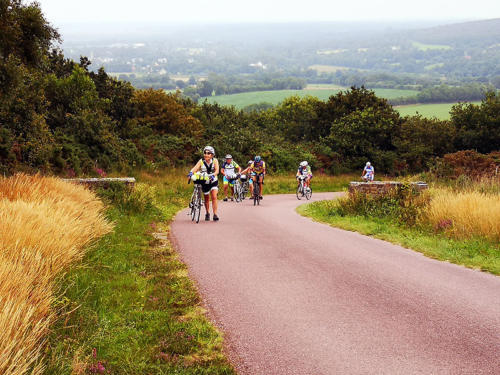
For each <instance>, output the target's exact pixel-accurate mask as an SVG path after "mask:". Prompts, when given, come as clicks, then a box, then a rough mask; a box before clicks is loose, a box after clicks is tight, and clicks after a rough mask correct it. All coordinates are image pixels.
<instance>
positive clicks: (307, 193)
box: [297, 176, 312, 201]
mask: <svg viewBox="0 0 500 375" xmlns="http://www.w3.org/2000/svg"><path fill="white" fill-rule="evenodd" d="M306 178H307V176H298V177H297V180H299V185H298V186H297V199H298V200H299V201H300V200H301V199H302V198H303V197H306V199H307V200H309V199H311V197H312V189H311V188H310V187H307V186H306V185H305V179H306Z"/></svg>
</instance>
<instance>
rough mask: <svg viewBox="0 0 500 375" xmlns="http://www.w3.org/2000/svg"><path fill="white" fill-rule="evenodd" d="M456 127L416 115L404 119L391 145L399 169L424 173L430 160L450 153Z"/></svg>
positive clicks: (445, 122) (447, 122) (446, 122)
mask: <svg viewBox="0 0 500 375" xmlns="http://www.w3.org/2000/svg"><path fill="white" fill-rule="evenodd" d="M454 140H455V128H454V126H453V125H452V124H451V123H450V122H449V121H441V120H438V119H436V118H434V119H427V118H424V117H422V116H421V115H418V116H411V117H406V118H405V119H404V120H403V123H402V124H401V128H400V131H399V134H398V135H397V136H396V137H395V141H394V144H395V146H396V148H397V153H398V161H399V163H398V165H399V168H400V169H401V170H402V169H405V170H409V171H411V172H420V171H423V170H424V169H425V168H426V167H427V164H428V162H429V161H431V160H432V159H434V158H435V157H441V156H443V155H444V154H446V153H449V152H452V151H453V143H454Z"/></svg>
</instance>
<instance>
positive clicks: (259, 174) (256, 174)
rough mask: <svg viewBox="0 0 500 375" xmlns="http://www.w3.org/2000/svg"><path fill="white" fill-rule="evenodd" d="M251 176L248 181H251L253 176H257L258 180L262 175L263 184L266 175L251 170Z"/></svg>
mask: <svg viewBox="0 0 500 375" xmlns="http://www.w3.org/2000/svg"><path fill="white" fill-rule="evenodd" d="M251 176H252V178H250V183H253V179H254V178H255V177H257V181H258V180H259V178H260V176H262V184H264V178H265V177H266V175H265V174H264V173H255V172H252V174H251Z"/></svg>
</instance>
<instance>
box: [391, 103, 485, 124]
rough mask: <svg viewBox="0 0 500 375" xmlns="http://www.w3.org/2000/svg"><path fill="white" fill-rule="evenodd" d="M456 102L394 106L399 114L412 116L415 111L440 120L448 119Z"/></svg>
mask: <svg viewBox="0 0 500 375" xmlns="http://www.w3.org/2000/svg"><path fill="white" fill-rule="evenodd" d="M455 104H457V103H439V104H411V105H401V106H396V107H394V109H395V110H397V111H398V112H399V113H400V114H401V116H414V115H416V114H417V113H418V114H421V115H422V116H423V117H436V118H438V119H440V120H449V119H450V117H451V116H450V111H451V107H453V106H454V105H455ZM472 104H481V102H472Z"/></svg>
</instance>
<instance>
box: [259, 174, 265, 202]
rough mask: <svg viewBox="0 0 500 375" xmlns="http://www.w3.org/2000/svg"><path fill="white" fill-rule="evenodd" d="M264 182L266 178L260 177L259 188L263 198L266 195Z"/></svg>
mask: <svg viewBox="0 0 500 375" xmlns="http://www.w3.org/2000/svg"><path fill="white" fill-rule="evenodd" d="M263 182H264V177H262V176H260V178H259V187H260V196H261V197H262V196H263V195H264V189H263Z"/></svg>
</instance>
